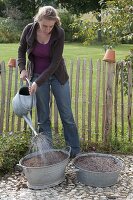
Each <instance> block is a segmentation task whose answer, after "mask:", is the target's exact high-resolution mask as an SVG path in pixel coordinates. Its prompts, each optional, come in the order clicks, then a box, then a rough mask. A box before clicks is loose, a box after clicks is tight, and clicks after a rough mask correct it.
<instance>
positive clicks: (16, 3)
mask: <svg viewBox="0 0 133 200" xmlns="http://www.w3.org/2000/svg"><path fill="white" fill-rule="evenodd" d="M4 2H5V5H6V8H7V15H8V14H9V12H10V10H11V9H13V10H16V9H17V10H18V11H19V12H20V13H21V18H23V19H30V18H33V16H34V15H35V14H36V12H37V10H38V8H39V7H41V6H44V5H54V1H52V0H21V1H20V0H4Z"/></svg>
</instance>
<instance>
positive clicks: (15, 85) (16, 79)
mask: <svg viewBox="0 0 133 200" xmlns="http://www.w3.org/2000/svg"><path fill="white" fill-rule="evenodd" d="M17 90H18V67H16V68H15V81H14V96H15V95H16V93H17ZM14 125H15V113H14V112H12V131H14Z"/></svg>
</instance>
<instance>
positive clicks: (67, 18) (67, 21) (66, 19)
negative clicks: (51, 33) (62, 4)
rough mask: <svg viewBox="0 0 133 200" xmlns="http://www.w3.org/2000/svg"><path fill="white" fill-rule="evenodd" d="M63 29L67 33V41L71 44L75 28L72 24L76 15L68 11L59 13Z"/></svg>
mask: <svg viewBox="0 0 133 200" xmlns="http://www.w3.org/2000/svg"><path fill="white" fill-rule="evenodd" d="M59 15H60V18H61V23H62V28H63V29H64V31H65V40H66V41H69V42H71V41H72V40H73V34H74V33H73V28H72V27H71V24H72V23H73V22H74V15H72V14H71V13H69V12H68V11H66V10H61V11H59Z"/></svg>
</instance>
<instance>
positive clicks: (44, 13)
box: [34, 6, 61, 25]
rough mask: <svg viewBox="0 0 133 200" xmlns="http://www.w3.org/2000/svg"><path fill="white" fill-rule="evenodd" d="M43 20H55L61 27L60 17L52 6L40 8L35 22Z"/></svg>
mask: <svg viewBox="0 0 133 200" xmlns="http://www.w3.org/2000/svg"><path fill="white" fill-rule="evenodd" d="M42 19H48V20H54V21H55V23H56V24H57V25H61V22H60V17H59V16H58V13H57V11H56V9H55V8H53V7H52V6H43V7H40V8H39V11H38V13H37V14H36V15H35V17H34V21H36V22H40V21H42Z"/></svg>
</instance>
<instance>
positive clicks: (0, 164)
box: [0, 132, 30, 175]
mask: <svg viewBox="0 0 133 200" xmlns="http://www.w3.org/2000/svg"><path fill="white" fill-rule="evenodd" d="M29 145H30V134H29V133H25V132H23V133H12V134H9V133H4V134H2V135H0V173H1V175H3V174H6V173H8V172H12V171H13V170H14V167H15V166H16V164H17V163H18V162H19V160H20V159H21V158H22V157H23V156H24V155H25V154H26V152H27V151H28V149H29Z"/></svg>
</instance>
